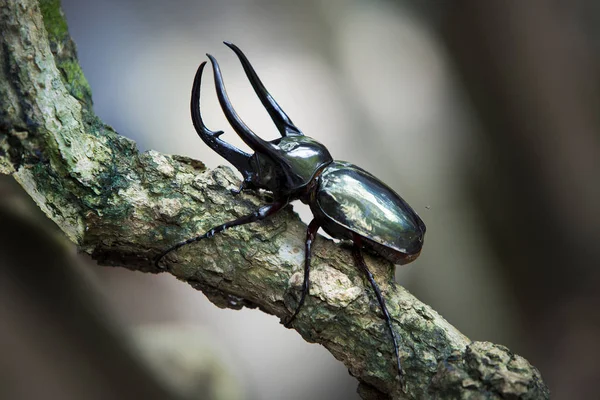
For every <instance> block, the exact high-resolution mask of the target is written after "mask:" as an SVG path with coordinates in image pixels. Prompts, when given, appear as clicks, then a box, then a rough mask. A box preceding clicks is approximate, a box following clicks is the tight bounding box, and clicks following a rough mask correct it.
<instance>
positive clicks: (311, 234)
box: [283, 218, 321, 328]
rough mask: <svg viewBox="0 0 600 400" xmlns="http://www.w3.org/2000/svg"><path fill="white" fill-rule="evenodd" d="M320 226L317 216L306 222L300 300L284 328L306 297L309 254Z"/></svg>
mask: <svg viewBox="0 0 600 400" xmlns="http://www.w3.org/2000/svg"><path fill="white" fill-rule="evenodd" d="M320 227H321V224H320V223H319V221H318V220H317V218H315V219H313V220H312V221H310V224H308V228H307V229H306V245H305V252H304V281H303V282H302V295H301V296H300V301H299V302H298V305H297V306H296V310H295V311H294V314H292V316H291V317H290V318H289V319H288V320H287V321H286V322H285V323H284V324H283V325H284V326H285V327H286V328H289V327H291V325H292V322H294V319H296V315H298V313H299V312H300V308H302V305H303V304H304V300H305V299H306V295H307V294H308V289H309V275H310V256H311V251H312V249H311V246H312V243H313V242H314V240H315V237H316V235H317V231H318V230H319V228H320Z"/></svg>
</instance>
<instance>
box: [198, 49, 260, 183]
mask: <svg viewBox="0 0 600 400" xmlns="http://www.w3.org/2000/svg"><path fill="white" fill-rule="evenodd" d="M205 65H206V61H205V62H203V63H202V64H200V66H199V67H198V70H197V71H196V76H195V77H194V83H193V85H192V98H191V101H190V109H191V112H192V123H193V124H194V128H195V129H196V132H197V133H198V136H200V138H201V139H202V140H203V141H204V143H206V144H207V145H208V147H210V148H211V149H213V150H214V151H215V152H216V153H217V154H219V155H220V156H221V157H223V158H224V159H226V160H227V161H229V162H230V163H231V164H233V166H234V167H235V168H237V169H238V170H239V171H240V172H241V173H242V175H243V176H244V178H246V177H247V176H248V174H249V173H250V154H247V153H245V152H243V151H241V150H240V149H238V148H237V147H235V146H232V145H231V144H229V143H227V142H225V141H223V140H221V139H220V138H219V136H221V135H222V134H223V131H211V130H210V129H208V128H207V127H206V125H204V121H202V114H201V113H200V84H201V81H202V71H203V70H204V66H205Z"/></svg>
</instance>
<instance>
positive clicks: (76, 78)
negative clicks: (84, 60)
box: [58, 59, 92, 104]
mask: <svg viewBox="0 0 600 400" xmlns="http://www.w3.org/2000/svg"><path fill="white" fill-rule="evenodd" d="M58 69H59V70H60V72H62V77H63V82H64V84H65V86H66V87H67V90H68V91H69V93H71V96H73V97H75V98H76V99H78V100H80V101H83V102H84V103H86V104H92V89H91V88H90V85H89V83H88V81H87V79H85V76H84V75H83V71H82V70H81V67H80V66H79V63H78V62H77V60H72V59H71V60H64V61H60V62H59V63H58Z"/></svg>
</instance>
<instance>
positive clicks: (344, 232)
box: [155, 42, 425, 385]
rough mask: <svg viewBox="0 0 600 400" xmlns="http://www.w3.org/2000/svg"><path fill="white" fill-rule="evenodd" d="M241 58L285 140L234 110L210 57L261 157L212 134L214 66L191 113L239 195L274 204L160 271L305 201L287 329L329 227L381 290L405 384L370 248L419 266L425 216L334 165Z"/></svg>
mask: <svg viewBox="0 0 600 400" xmlns="http://www.w3.org/2000/svg"><path fill="white" fill-rule="evenodd" d="M225 45H227V46H228V47H229V48H231V49H232V50H233V51H234V52H235V54H236V55H237V56H238V58H239V60H240V62H241V64H242V67H243V68H244V71H245V73H246V76H247V77H248V79H249V80H250V83H251V84H252V87H253V88H254V91H255V92H256V95H257V96H258V98H259V99H260V101H261V102H262V104H263V106H264V107H265V108H266V109H267V111H268V113H269V115H270V117H271V119H272V120H273V122H274V123H275V126H276V127H277V130H278V131H279V133H280V134H281V138H278V139H275V140H272V141H266V140H263V139H261V138H260V137H259V136H258V135H256V134H255V133H254V132H253V131H252V130H251V129H250V128H248V126H246V124H245V123H244V122H243V121H242V120H241V119H240V117H239V116H238V114H237V113H236V112H235V110H234V109H233V107H232V105H231V102H230V101H229V97H228V96H227V92H226V91H225V86H224V83H223V77H222V75H221V70H220V68H219V64H218V63H217V60H215V58H214V57H213V56H211V55H210V54H207V56H208V58H209V59H210V62H211V64H212V67H213V72H214V79H215V87H216V91H217V97H218V99H219V103H220V105H221V108H222V110H223V113H224V114H225V116H226V117H227V120H228V121H229V123H230V124H231V126H232V127H233V129H234V130H235V132H236V133H237V134H238V135H239V137H240V138H241V139H242V140H243V141H244V142H245V143H246V144H247V145H248V146H249V147H250V148H251V149H252V150H253V151H254V154H247V153H245V152H244V151H242V150H240V149H238V148H236V147H235V146H232V145H231V144H229V143H227V142H225V141H223V140H222V139H221V138H220V136H221V135H222V134H223V131H211V130H209V129H208V128H207V127H206V125H205V124H204V122H203V120H202V116H201V114H200V82H201V79H202V71H203V70H204V66H205V65H206V62H203V63H202V64H200V66H199V67H198V70H197V72H196V76H195V78H194V83H193V86H192V98H191V103H190V106H191V113H192V122H193V124H194V128H195V129H196V131H197V132H198V135H199V136H200V138H201V139H202V140H203V141H204V142H205V143H206V144H207V145H208V146H209V147H210V148H211V149H212V150H214V151H215V152H217V153H218V154H219V155H221V156H222V157H223V158H225V159H226V160H227V161H229V162H230V163H231V164H232V165H233V166H234V167H235V168H237V170H238V171H240V173H241V174H242V177H243V181H242V184H241V186H240V188H239V189H238V190H233V191H232V192H233V193H240V192H241V191H242V190H258V189H264V190H267V191H270V192H271V193H272V195H273V201H272V202H271V203H270V204H266V205H264V206H262V207H260V208H259V209H258V210H256V211H254V212H253V213H252V214H250V215H246V216H243V217H241V218H238V219H236V220H234V221H229V222H225V223H224V224H222V225H218V226H215V227H213V228H212V229H210V230H209V231H208V232H206V233H204V234H202V235H200V236H196V237H194V238H191V239H188V240H185V241H183V242H180V243H177V244H175V245H174V246H172V247H170V248H169V249H167V250H166V251H164V252H162V253H161V254H160V255H159V256H158V257H157V258H156V261H155V262H156V265H157V266H159V262H160V260H161V259H162V258H163V257H164V256H166V255H167V254H168V253H170V252H171V251H173V250H176V249H179V248H180V247H182V246H185V245H187V244H190V243H193V242H197V241H199V240H202V239H207V238H211V237H212V236H214V235H215V234H217V233H219V232H222V231H224V230H225V229H228V228H231V227H234V226H239V225H244V224H249V223H251V222H256V221H260V220H263V219H265V218H267V217H268V216H270V215H273V214H275V213H276V212H278V211H279V210H281V209H282V208H283V207H285V206H286V205H287V204H288V203H289V202H290V201H293V200H300V201H302V202H303V203H305V204H308V205H309V206H310V209H311V211H312V213H313V215H314V219H313V220H312V221H311V222H310V224H309V225H308V228H307V231H306V242H305V251H306V252H305V263H304V281H303V284H302V294H301V296H300V300H299V301H298V304H297V306H296V309H295V311H294V313H293V314H292V315H291V317H289V319H288V320H287V321H286V322H285V326H286V327H290V326H291V324H292V322H293V321H294V319H295V318H296V316H297V315H298V313H299V312H300V309H301V308H302V305H303V304H304V301H305V298H306V295H307V294H308V292H309V273H310V261H311V246H312V244H313V242H314V240H315V237H316V234H317V231H318V230H319V228H322V229H323V230H324V231H325V232H327V233H328V234H329V235H330V236H332V237H334V238H337V239H346V240H350V241H352V243H353V251H352V252H353V256H354V260H355V263H356V264H357V265H358V267H359V268H360V269H361V270H362V271H363V272H364V274H365V276H366V277H367V279H368V281H369V283H370V284H371V286H372V287H373V290H374V292H375V295H376V297H377V300H378V302H379V306H380V308H381V311H382V312H383V315H384V318H385V321H386V322H387V326H388V329H389V331H390V334H391V336H392V340H393V344H394V352H395V355H396V361H397V366H398V374H399V377H400V381H401V383H402V384H403V385H404V372H403V370H402V366H401V364H400V356H399V354H398V341H397V338H396V334H395V332H394V330H393V328H392V321H391V318H390V315H389V313H388V310H387V307H386V305H385V300H384V298H383V296H382V294H381V290H380V289H379V286H378V285H377V283H376V282H375V279H374V278H373V275H372V274H371V272H370V271H369V269H368V267H367V265H366V263H365V260H364V258H363V255H362V249H363V248H366V249H369V250H371V251H374V252H376V253H378V254H379V255H381V256H383V257H384V258H386V259H387V260H389V261H391V262H393V263H395V264H406V263H409V262H411V261H413V260H415V259H416V258H417V257H418V256H419V254H420V252H421V247H422V246H423V237H424V235H425V224H424V223H423V221H422V220H421V218H419V216H418V215H417V213H415V212H414V211H413V209H412V208H411V207H410V206H409V205H408V204H407V203H406V202H405V201H404V200H403V199H402V198H401V197H400V196H399V195H398V194H396V192H394V191H393V190H392V189H390V188H389V187H388V186H387V185H386V184H384V183H383V182H381V181H380V180H379V179H377V178H376V177H374V176H373V175H371V174H370V173H368V172H366V171H365V170H363V169H361V168H359V167H357V166H355V165H353V164H350V163H347V162H343V161H334V160H333V158H332V157H331V155H330V154H329V151H328V150H327V149H326V148H325V146H323V145H322V144H321V143H319V142H317V141H316V140H314V139H312V138H310V137H308V136H304V134H303V133H302V132H301V131H300V129H298V127H296V125H294V123H293V122H292V120H291V119H290V118H289V117H288V116H287V114H286V113H285V112H284V111H283V110H282V109H281V107H280V106H279V104H277V102H276V101H275V100H274V99H273V97H272V96H271V95H270V94H269V92H268V91H267V89H266V88H265V87H264V85H263V83H262V82H261V80H260V79H259V77H258V75H257V74H256V72H255V71H254V68H253V67H252V65H251V64H250V62H249V61H248V59H247V58H246V56H245V55H244V53H242V51H241V50H240V49H239V48H238V47H237V46H235V45H234V44H232V43H228V42H225Z"/></svg>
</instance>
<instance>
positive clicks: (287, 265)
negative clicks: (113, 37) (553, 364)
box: [0, 0, 548, 399]
mask: <svg viewBox="0 0 600 400" xmlns="http://www.w3.org/2000/svg"><path fill="white" fill-rule="evenodd" d="M40 5H41V7H40V6H39V5H38V3H37V2H36V1H33V0H7V1H5V2H4V3H3V4H2V5H1V6H0V11H1V13H0V27H1V28H2V32H3V36H2V46H1V47H0V60H1V61H2V62H1V69H0V127H1V130H0V171H1V172H3V173H10V174H12V175H13V176H14V177H15V179H17V180H18V181H19V183H20V184H21V185H22V186H23V188H24V189H25V190H26V191H27V192H28V193H29V194H30V195H31V197H32V198H33V199H34V200H35V201H36V203H37V204H38V206H39V207H40V208H41V209H42V210H43V211H44V212H45V213H46V215H48V217H49V218H51V219H52V220H54V221H55V222H56V223H57V225H58V226H59V227H60V228H61V229H62V230H63V231H64V232H65V234H66V235H67V236H68V238H69V239H70V240H71V241H73V242H74V243H76V244H77V245H78V246H79V248H80V249H81V250H82V251H84V252H87V253H89V254H91V255H92V256H93V257H94V258H95V259H96V260H98V262H99V263H100V264H103V265H113V266H120V267H125V268H130V269H134V270H140V271H146V272H154V273H157V272H167V273H170V274H172V275H174V276H176V277H177V278H178V279H181V280H183V281H186V282H188V283H190V285H192V286H193V287H194V288H196V289H199V290H202V291H203V292H204V293H205V294H206V295H207V297H208V298H209V299H210V300H211V301H212V302H213V303H215V304H216V305H217V306H219V307H229V308H235V309H237V308H241V307H244V306H245V307H257V308H259V309H261V310H262V311H264V312H267V313H270V314H273V315H276V316H278V317H280V318H286V317H289V315H290V314H291V312H292V311H293V310H294V308H295V306H296V304H297V302H298V300H299V293H300V287H301V275H302V270H303V262H304V255H303V253H304V237H305V234H306V226H305V225H304V224H303V223H302V222H301V221H300V220H299V218H298V216H297V215H296V214H295V213H294V212H293V211H292V209H291V207H289V206H288V207H286V208H285V209H284V210H282V211H281V212H280V213H278V214H276V215H275V216H273V217H272V218H269V219H267V220H265V221H263V222H261V223H257V224H251V225H247V226H244V227H239V228H236V229H231V230H228V231H227V232H224V233H223V234H220V235H217V236H215V237H214V238H212V239H211V240H206V241H201V242H198V243H195V244H193V245H190V246H187V247H183V248H181V249H179V250H178V251H177V252H174V253H172V254H170V255H169V256H168V257H166V258H165V260H164V269H158V268H156V266H155V265H154V263H153V259H154V258H155V257H156V256H157V255H158V254H159V253H160V252H161V251H162V250H164V249H165V248H167V247H169V246H170V245H172V244H173V243H176V242H178V241H180V240H182V239H184V238H189V237H192V236H195V235H197V234H198V233H201V232H204V231H206V230H207V229H209V228H210V227H213V226H215V225H218V224H220V223H222V222H223V221H227V220H231V219H234V218H238V217H240V216H242V215H246V214H248V213H250V212H251V211H253V210H255V209H256V208H257V207H258V206H259V205H261V204H264V203H265V202H266V200H265V199H264V198H262V197H261V196H260V194H258V195H252V194H242V195H240V196H237V197H234V196H231V194H230V189H232V188H236V187H237V186H238V183H239V182H238V179H237V178H236V176H235V175H234V174H233V173H232V171H231V170H230V169H229V168H226V167H219V168H216V169H214V170H207V169H206V168H205V167H204V165H203V164H202V163H201V162H199V161H196V160H192V159H189V158H186V157H181V156H170V155H165V154H160V153H158V152H155V151H148V152H145V153H140V152H138V150H137V148H136V145H135V143H134V142H133V141H131V140H129V139H127V138H124V137H122V136H120V135H118V134H117V133H116V132H114V131H113V130H112V128H110V127H109V126H107V125H105V124H103V123H102V121H100V120H99V119H98V118H97V117H96V116H95V115H94V114H93V111H92V108H91V104H92V103H91V92H90V90H89V85H88V84H87V82H86V81H85V77H84V76H83V74H82V73H81V69H80V68H79V66H78V64H77V59H76V52H75V46H74V44H73V42H72V40H71V39H70V37H69V35H68V30H67V26H66V22H65V21H64V16H63V14H62V12H61V11H60V8H59V5H60V4H59V2H58V1H42V2H41V3H40ZM42 14H43V17H42ZM313 254H314V255H313V273H312V276H311V282H312V289H311V292H310V296H309V297H308V298H307V301H306V305H305V306H304V308H303V311H302V312H301V313H300V314H299V316H298V318H297V321H296V322H295V323H294V329H296V330H297V331H298V332H299V333H300V334H301V335H302V337H303V338H304V339H305V340H307V341H309V342H317V343H320V344H322V345H324V346H325V347H326V348H327V349H328V350H329V351H330V352H331V353H332V354H333V355H334V356H335V357H336V358H337V359H339V360H340V361H342V362H344V364H345V365H346V366H347V367H348V368H349V370H350V373H351V374H352V375H354V376H356V377H357V379H358V380H359V381H360V382H361V389H360V393H361V394H362V395H363V396H364V397H365V398H489V399H492V398H504V397H514V398H547V397H548V391H547V388H546V386H545V385H544V384H543V382H542V380H541V377H540V375H539V372H538V371H537V370H536V369H535V368H534V367H532V366H531V365H530V364H529V363H528V362H527V361H526V360H525V359H523V358H521V357H519V356H516V355H514V354H512V353H510V351H508V349H506V348H504V347H501V346H497V345H492V344H489V343H482V342H475V343H472V342H471V341H470V340H469V339H468V338H467V337H465V336H464V335H462V334H461V333H460V332H459V331H458V330H457V329H456V328H454V327H453V326H451V325H450V324H449V323H448V322H447V321H445V320H444V319H443V318H442V317H441V316H440V315H439V314H437V313H436V312H435V311H434V310H432V309H431V308H430V307H429V306H427V305H425V304H423V303H421V302H419V301H418V300H417V299H416V298H414V297H413V296H412V295H411V294H410V293H409V292H408V291H406V290H405V289H404V288H402V287H401V286H398V285H396V284H395V283H394V282H393V279H392V275H393V274H392V272H393V266H392V265H390V264H389V263H388V262H386V261H384V260H382V259H380V258H377V257H376V256H371V255H367V256H366V261H367V263H368V264H369V266H370V268H371V269H372V270H373V273H374V275H375V276H376V277H377V279H378V281H379V285H380V286H381V288H382V290H383V292H384V294H385V297H386V300H387V304H388V307H389V311H390V314H391V316H392V320H393V325H394V329H395V330H396V332H397V334H398V336H399V337H400V338H401V341H400V355H401V358H402V363H403V367H404V368H405V370H406V374H407V392H406V393H403V392H402V391H401V390H400V385H399V383H398V381H397V380H396V379H395V375H396V368H395V362H394V353H393V349H392V345H391V339H389V338H388V332H387V330H386V326H385V323H384V321H383V319H382V318H381V316H380V314H379V308H378V304H377V301H376V299H375V297H374V296H373V294H372V293H371V289H370V287H369V285H368V284H365V281H364V280H363V277H362V276H361V275H360V274H359V271H358V270H357V269H356V268H355V267H354V265H353V261H352V257H351V255H350V252H349V251H348V249H346V248H344V247H343V245H338V244H336V243H334V242H332V241H330V240H327V239H325V238H322V237H319V238H318V239H317V241H316V243H315V245H314V253H313Z"/></svg>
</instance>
